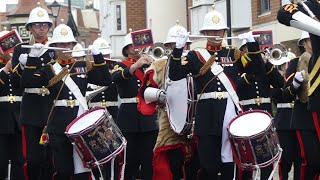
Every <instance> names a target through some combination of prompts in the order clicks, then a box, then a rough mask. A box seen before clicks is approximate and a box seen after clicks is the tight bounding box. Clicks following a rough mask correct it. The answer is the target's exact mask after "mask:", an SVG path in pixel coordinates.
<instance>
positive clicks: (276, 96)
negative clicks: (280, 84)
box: [271, 88, 283, 104]
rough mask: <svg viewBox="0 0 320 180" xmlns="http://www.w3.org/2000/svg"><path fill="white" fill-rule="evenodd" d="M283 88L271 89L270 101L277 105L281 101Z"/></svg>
mask: <svg viewBox="0 0 320 180" xmlns="http://www.w3.org/2000/svg"><path fill="white" fill-rule="evenodd" d="M282 94H283V88H271V99H272V101H273V102H274V103H275V104H277V103H279V102H280V101H281V100H282Z"/></svg>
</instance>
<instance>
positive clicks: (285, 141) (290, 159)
mask: <svg viewBox="0 0 320 180" xmlns="http://www.w3.org/2000/svg"><path fill="white" fill-rule="evenodd" d="M299 42H300V41H299ZM287 57H288V59H290V62H284V63H283V64H281V65H279V66H278V70H279V73H280V74H282V76H283V77H284V80H286V79H285V78H286V77H285V74H284V73H285V71H286V69H287V67H288V65H289V63H291V62H292V63H293V62H295V61H297V60H298V59H299V58H296V57H295V55H294V54H293V53H291V52H288V56H287ZM282 94H283V88H272V100H273V102H274V103H275V105H276V106H277V112H276V114H275V116H274V119H273V122H274V126H275V128H276V130H277V137H278V139H279V143H280V146H281V148H282V150H283V151H282V156H281V160H280V162H279V178H280V179H281V180H287V179H288V178H289V172H290V170H291V166H292V164H293V166H294V173H293V174H294V175H293V176H294V179H299V178H300V165H301V158H300V152H299V143H298V139H297V136H296V130H295V128H294V127H293V124H292V117H291V115H292V112H293V106H294V100H286V99H284V97H283V96H282Z"/></svg>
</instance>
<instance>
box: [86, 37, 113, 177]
mask: <svg viewBox="0 0 320 180" xmlns="http://www.w3.org/2000/svg"><path fill="white" fill-rule="evenodd" d="M93 45H96V46H97V47H99V48H101V49H100V53H101V54H102V56H103V58H104V60H105V61H106V63H107V68H108V69H109V72H110V73H111V71H112V69H113V66H114V63H115V62H117V61H116V60H113V59H111V58H110V56H111V53H112V50H111V49H110V45H109V43H108V41H107V40H105V39H104V38H102V37H98V38H97V39H96V40H95V41H94V42H93ZM90 86H91V87H93V88H91V89H94V86H92V85H91V84H90V85H89V88H90ZM88 105H89V108H92V107H105V108H107V110H108V111H109V113H110V114H111V115H112V118H113V120H114V121H115V123H117V118H118V109H119V108H118V107H119V102H118V90H117V87H116V85H115V84H114V82H111V84H110V85H109V86H108V87H107V89H105V90H104V91H102V92H101V93H99V94H97V95H96V96H94V97H93V98H92V99H90V101H89V104H88ZM118 160H119V158H118V157H117V158H116V159H115V163H114V165H115V167H114V173H115V175H114V177H118V176H119V162H118ZM110 167H111V161H110V162H108V163H106V164H104V165H103V174H104V179H110V178H111V168H110Z"/></svg>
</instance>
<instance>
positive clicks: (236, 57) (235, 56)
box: [233, 48, 241, 59]
mask: <svg viewBox="0 0 320 180" xmlns="http://www.w3.org/2000/svg"><path fill="white" fill-rule="evenodd" d="M233 57H234V59H240V57H241V51H240V50H239V49H238V48H237V49H235V50H234V53H233Z"/></svg>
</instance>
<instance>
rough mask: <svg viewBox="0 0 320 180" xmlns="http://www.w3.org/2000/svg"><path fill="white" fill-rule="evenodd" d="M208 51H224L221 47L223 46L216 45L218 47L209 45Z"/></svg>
mask: <svg viewBox="0 0 320 180" xmlns="http://www.w3.org/2000/svg"><path fill="white" fill-rule="evenodd" d="M206 49H207V50H209V51H220V50H221V49H222V46H221V44H219V45H216V46H212V45H209V44H207V46H206Z"/></svg>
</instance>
